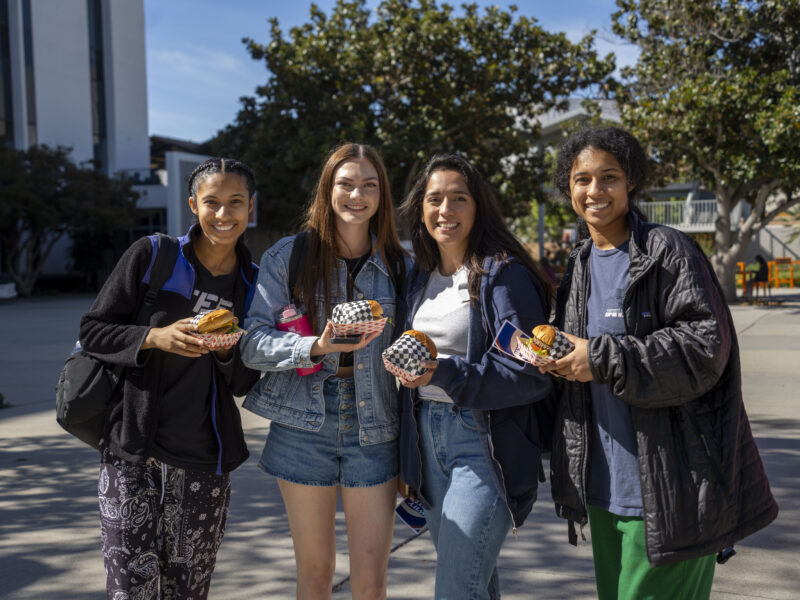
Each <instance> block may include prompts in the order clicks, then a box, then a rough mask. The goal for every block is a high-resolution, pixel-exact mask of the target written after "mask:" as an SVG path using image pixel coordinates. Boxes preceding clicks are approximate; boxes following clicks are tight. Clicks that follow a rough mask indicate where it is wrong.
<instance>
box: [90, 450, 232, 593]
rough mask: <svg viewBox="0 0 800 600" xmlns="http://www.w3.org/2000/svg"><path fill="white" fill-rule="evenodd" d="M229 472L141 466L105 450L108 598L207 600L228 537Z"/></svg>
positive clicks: (101, 491)
mask: <svg viewBox="0 0 800 600" xmlns="http://www.w3.org/2000/svg"><path fill="white" fill-rule="evenodd" d="M230 494H231V488H230V474H225V475H215V474H214V473H206V472H202V471H191V470H188V469H179V468H176V467H171V466H168V465H165V464H163V463H161V462H159V461H157V460H155V459H154V458H150V459H148V460H147V462H145V463H144V464H135V463H131V462H128V461H126V460H123V459H121V458H119V457H117V456H114V455H113V454H111V453H110V452H109V451H108V450H107V449H106V450H104V451H103V454H102V458H101V462H100V479H99V482H98V495H99V498H100V534H101V538H102V543H103V562H104V563H105V569H106V592H107V594H108V598H109V600H155V599H159V600H179V599H180V600H204V599H205V598H206V597H207V596H208V588H209V585H210V584H211V573H212V572H213V571H214V564H215V562H216V558H217V550H219V546H220V543H221V542H222V535H223V533H224V530H225V520H226V519H227V516H228V504H229V502H230Z"/></svg>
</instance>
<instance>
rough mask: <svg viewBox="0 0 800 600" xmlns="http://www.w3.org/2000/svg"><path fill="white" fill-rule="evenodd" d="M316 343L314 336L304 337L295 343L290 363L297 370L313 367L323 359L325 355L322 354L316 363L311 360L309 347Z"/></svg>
mask: <svg viewBox="0 0 800 600" xmlns="http://www.w3.org/2000/svg"><path fill="white" fill-rule="evenodd" d="M316 341H317V337H315V336H304V337H301V338H300V339H299V340H298V341H297V343H296V344H295V346H294V350H293V351H292V362H293V363H294V364H295V365H297V367H298V368H304V367H306V368H307V367H313V366H315V365H316V364H317V363H320V362H322V361H323V360H324V359H325V355H324V354H323V355H322V356H320V357H319V360H318V361H316V362H314V360H312V358H311V347H312V346H313V345H314V342H316Z"/></svg>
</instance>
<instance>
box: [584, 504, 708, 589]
mask: <svg viewBox="0 0 800 600" xmlns="http://www.w3.org/2000/svg"><path fill="white" fill-rule="evenodd" d="M587 508H588V511H589V527H590V529H591V532H592V554H593V555H594V574H595V579H596V580H597V596H598V598H599V599H600V600H662V599H663V600H707V599H708V597H709V595H710V594H711V582H712V581H713V579H714V567H715V566H716V555H715V554H710V555H708V556H701V557H700V558H693V559H689V560H684V561H681V562H679V563H675V564H671V565H663V566H660V567H651V566H650V563H649V562H648V561H647V549H646V547H645V542H644V521H643V520H642V518H641V517H620V516H618V515H614V514H611V513H610V512H608V511H607V510H603V509H602V508H598V507H596V506H589V507H587Z"/></svg>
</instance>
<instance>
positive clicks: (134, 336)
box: [80, 158, 259, 600]
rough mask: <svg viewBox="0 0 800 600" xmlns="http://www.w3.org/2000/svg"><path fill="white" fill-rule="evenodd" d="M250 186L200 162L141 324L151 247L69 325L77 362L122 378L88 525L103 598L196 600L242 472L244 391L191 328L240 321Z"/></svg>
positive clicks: (247, 284) (247, 294)
mask: <svg viewBox="0 0 800 600" xmlns="http://www.w3.org/2000/svg"><path fill="white" fill-rule="evenodd" d="M254 194H255V181H254V178H253V173H252V171H251V170H250V169H249V168H248V167H247V166H246V165H244V164H243V163H241V162H237V161H234V160H231V159H225V158H212V159H209V160H207V161H205V162H203V163H201V164H200V165H199V166H198V167H197V168H196V169H195V170H194V172H193V173H192V175H191V177H190V178H189V207H190V209H191V211H192V212H193V213H194V214H195V215H196V216H197V223H196V224H194V225H193V226H192V228H191V229H190V230H189V232H188V233H187V234H186V235H185V236H183V237H182V238H179V242H180V252H179V253H178V259H177V261H176V263H175V267H174V269H173V272H172V275H171V277H170V280H169V281H168V282H167V284H166V285H165V286H164V287H163V288H162V289H161V291H160V292H159V293H158V295H157V297H156V301H155V306H154V310H153V312H152V316H151V318H150V322H149V323H147V324H145V325H140V324H137V323H134V322H133V321H134V320H135V318H136V315H137V313H138V309H137V307H138V306H140V305H141V304H142V301H143V299H144V294H145V292H146V291H147V286H146V285H144V284H143V281H144V282H145V283H146V281H147V277H148V276H149V273H150V268H151V266H152V259H153V251H154V250H153V249H154V248H155V247H156V242H155V236H151V237H145V238H142V239H140V240H139V241H137V242H135V243H134V244H133V245H132V246H131V247H130V248H129V249H128V250H127V252H125V254H124V256H123V257H122V258H121V259H120V261H119V262H118V263H117V265H116V267H115V268H114V270H113V272H112V273H111V275H110V277H109V278H108V280H107V281H106V283H105V285H103V288H102V290H101V291H100V294H99V295H98V297H97V299H96V300H95V302H94V304H93V305H92V308H91V310H90V311H89V312H88V313H87V314H86V315H84V317H83V318H82V319H81V327H80V343H81V345H82V346H83V348H84V350H85V351H87V352H89V353H91V354H93V355H94V356H97V357H98V358H101V359H103V360H105V361H107V362H109V363H111V364H120V365H124V366H126V367H128V368H127V369H126V371H125V375H124V379H125V382H124V385H123V393H122V396H121V398H119V399H118V400H117V401H112V404H111V405H110V406H109V409H108V412H107V415H106V423H105V429H104V434H103V438H102V440H101V444H100V451H101V460H100V479H99V485H98V490H99V498H100V526H101V529H100V531H101V537H102V543H103V561H104V563H105V569H106V591H107V593H108V598H109V599H116V598H123V597H124V598H156V597H158V598H175V599H181V598H183V599H187V600H188V599H189V598H193V599H195V600H196V599H204V598H206V597H207V596H208V589H209V585H210V583H211V574H212V572H213V571H214V565H215V562H216V556H217V550H219V546H220V543H221V542H222V535H223V532H224V531H225V522H226V519H227V516H228V503H229V501H230V472H231V471H232V470H233V469H235V468H236V467H237V466H239V465H240V464H241V463H242V462H244V461H245V459H247V456H248V452H247V446H246V445H245V441H244V434H243V432H242V424H241V419H240V417H239V410H238V408H237V406H236V404H235V403H234V400H233V396H234V395H244V394H245V393H247V391H248V390H249V389H250V387H251V386H252V385H253V384H254V383H255V382H256V381H257V380H258V377H259V374H258V372H257V371H252V370H250V369H247V368H245V366H244V365H243V364H242V361H241V358H240V356H239V350H238V348H236V347H235V346H234V347H233V348H228V349H221V350H215V351H210V350H209V349H208V347H207V346H206V345H205V344H204V342H203V341H202V340H200V339H199V338H197V337H195V336H192V335H191V333H190V332H192V331H195V330H196V329H197V325H195V324H193V323H192V322H191V318H192V316H193V315H196V314H198V313H200V312H203V311H207V310H214V309H217V308H227V309H229V310H231V311H232V312H233V313H234V315H235V316H237V317H238V318H239V319H240V321H241V320H243V319H244V315H245V310H246V307H247V304H248V302H249V300H250V298H251V297H252V295H251V294H252V291H253V288H254V284H255V278H256V274H257V270H258V268H257V267H256V265H254V264H253V263H252V261H251V260H250V253H249V251H248V250H247V247H246V246H245V244H244V242H243V240H242V234H244V232H245V230H246V228H247V220H248V216H249V215H250V212H251V211H252V210H253V202H254Z"/></svg>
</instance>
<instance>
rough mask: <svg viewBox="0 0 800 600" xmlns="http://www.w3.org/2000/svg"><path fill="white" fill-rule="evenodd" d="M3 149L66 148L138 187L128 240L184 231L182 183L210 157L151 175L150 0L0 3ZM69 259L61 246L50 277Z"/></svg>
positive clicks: (66, 244) (171, 160)
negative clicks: (147, 2) (147, 23)
mask: <svg viewBox="0 0 800 600" xmlns="http://www.w3.org/2000/svg"><path fill="white" fill-rule="evenodd" d="M0 144H3V145H5V146H10V147H14V148H18V149H26V148H29V147H30V146H32V145H35V144H46V145H48V146H51V147H55V146H67V147H70V148H72V154H71V156H72V159H73V160H74V161H75V162H76V163H77V164H79V165H85V166H86V167H87V168H91V164H92V163H94V164H96V165H97V167H98V168H99V170H101V171H102V172H103V173H105V174H106V175H109V176H113V175H117V174H124V175H126V176H127V177H130V178H133V179H134V180H139V181H140V182H141V185H136V186H135V188H134V189H136V191H138V192H139V194H140V199H139V202H138V204H137V206H138V210H139V219H138V221H139V222H138V224H137V226H136V227H135V228H134V229H133V230H132V231H131V232H130V233H129V235H128V236H125V237H127V238H135V237H138V236H139V235H143V234H148V233H152V232H154V231H164V232H166V233H170V234H173V235H180V234H182V233H184V232H185V231H186V229H187V228H188V224H189V221H190V218H191V214H189V211H188V207H186V206H185V204H186V195H185V190H184V188H185V184H184V185H182V182H184V181H185V176H186V175H188V174H189V173H190V172H191V170H192V169H193V168H194V166H195V165H196V164H197V163H199V162H201V161H202V160H204V159H205V158H206V156H203V155H198V154H189V153H179V152H166V156H167V160H166V163H167V164H166V165H164V167H166V168H165V169H164V170H163V171H159V172H158V176H155V175H153V174H151V164H152V163H151V156H150V150H151V149H150V138H149V136H148V123H147V73H146V55H145V17H144V0H0ZM169 174H172V176H171V177H170V176H169ZM70 250H71V241H70V240H69V239H62V240H61V241H60V242H59V244H57V246H56V247H55V248H54V249H53V252H52V253H51V255H50V256H49V258H48V260H47V262H46V264H45V268H44V271H43V274H44V275H63V274H65V273H69V272H70V266H71V265H70V263H71V252H70ZM108 254H109V256H108V257H107V258H108V260H107V262H111V263H112V264H113V261H114V260H115V258H116V256H114V255H115V254H117V255H118V254H119V249H116V250H115V251H109V252H108Z"/></svg>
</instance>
